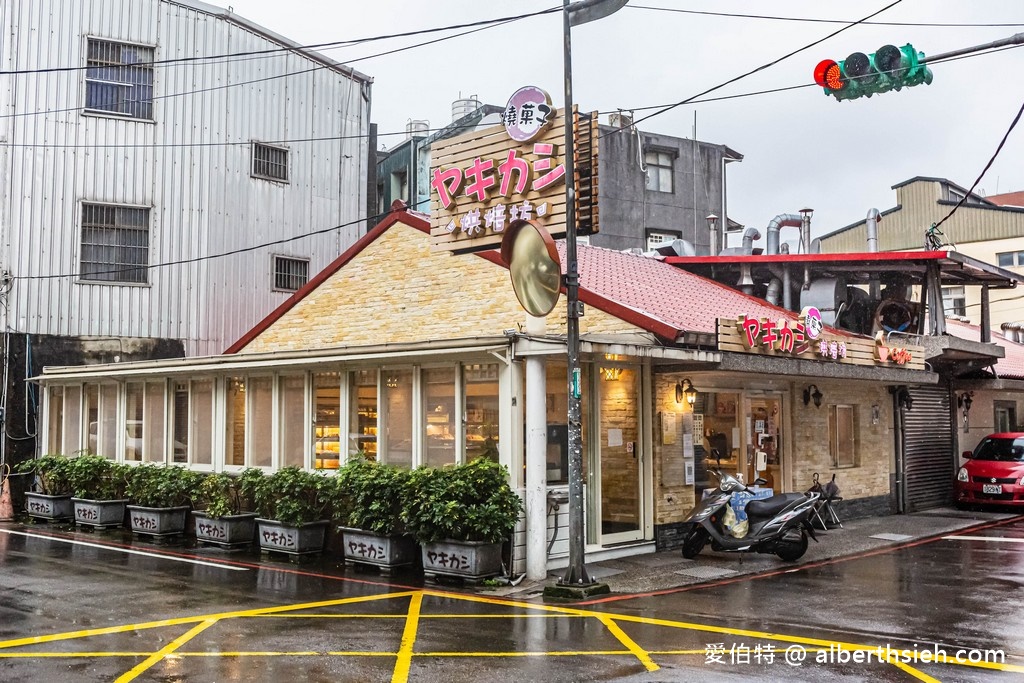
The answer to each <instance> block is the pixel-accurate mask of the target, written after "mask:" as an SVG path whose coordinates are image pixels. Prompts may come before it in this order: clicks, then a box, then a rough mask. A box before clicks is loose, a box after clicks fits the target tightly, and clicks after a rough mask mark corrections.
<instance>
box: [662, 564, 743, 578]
mask: <svg viewBox="0 0 1024 683" xmlns="http://www.w3.org/2000/svg"><path fill="white" fill-rule="evenodd" d="M735 573H736V570H735V569H725V568H723V567H690V568H689V569H679V570H677V571H676V574H683V575H684V576H692V577H693V578H695V579H720V578H722V577H723V576H729V575H730V574H735Z"/></svg>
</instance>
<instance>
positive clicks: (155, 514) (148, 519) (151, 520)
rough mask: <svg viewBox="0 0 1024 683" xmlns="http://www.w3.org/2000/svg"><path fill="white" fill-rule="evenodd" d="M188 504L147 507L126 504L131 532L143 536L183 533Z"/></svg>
mask: <svg viewBox="0 0 1024 683" xmlns="http://www.w3.org/2000/svg"><path fill="white" fill-rule="evenodd" d="M187 517H188V506H187V505H186V506H182V507H173V508H147V507H142V506H141V505H129V506H128V520H129V522H130V523H131V528H132V533H136V534H141V535H143V536H155V537H162V536H174V535H175V534H183V533H185V521H186V519H187Z"/></svg>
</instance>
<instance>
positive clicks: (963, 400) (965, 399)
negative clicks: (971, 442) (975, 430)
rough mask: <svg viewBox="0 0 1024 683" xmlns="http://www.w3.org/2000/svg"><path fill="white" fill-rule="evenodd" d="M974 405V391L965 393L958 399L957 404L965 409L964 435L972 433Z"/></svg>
mask: <svg viewBox="0 0 1024 683" xmlns="http://www.w3.org/2000/svg"><path fill="white" fill-rule="evenodd" d="M972 403H974V392H973V391H965V392H964V393H962V394H960V395H959V396H957V397H956V404H957V405H958V406H960V407H961V408H963V419H964V434H968V433H970V431H971V423H970V414H971V404H972Z"/></svg>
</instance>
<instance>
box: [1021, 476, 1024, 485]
mask: <svg viewBox="0 0 1024 683" xmlns="http://www.w3.org/2000/svg"><path fill="white" fill-rule="evenodd" d="M1020 485H1021V486H1024V477H1021V478H1020Z"/></svg>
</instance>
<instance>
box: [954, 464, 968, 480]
mask: <svg viewBox="0 0 1024 683" xmlns="http://www.w3.org/2000/svg"><path fill="white" fill-rule="evenodd" d="M956 480H957V481H969V478H968V477H967V468H966V467H961V468H960V471H959V472H957V473H956Z"/></svg>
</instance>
